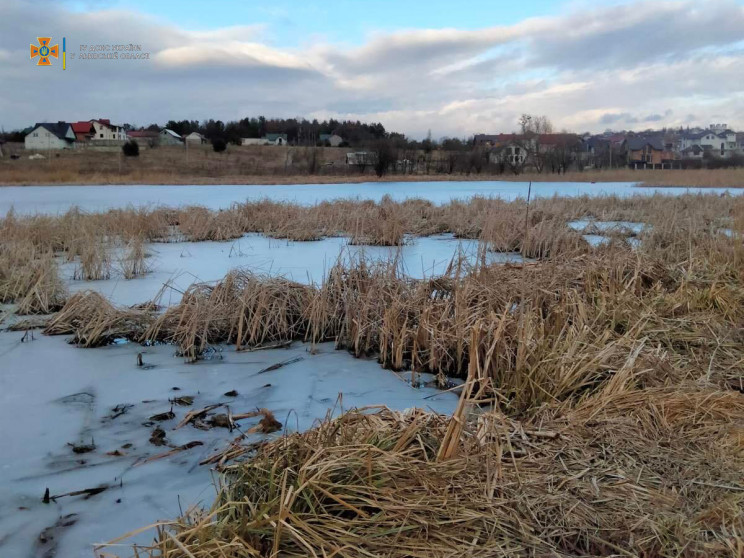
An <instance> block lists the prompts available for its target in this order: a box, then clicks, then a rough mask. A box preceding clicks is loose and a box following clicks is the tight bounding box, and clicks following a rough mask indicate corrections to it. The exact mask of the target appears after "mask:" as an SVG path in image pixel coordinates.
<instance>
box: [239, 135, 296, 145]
mask: <svg viewBox="0 0 744 558" xmlns="http://www.w3.org/2000/svg"><path fill="white" fill-rule="evenodd" d="M240 145H287V134H266V135H265V136H263V137H262V138H242V139H241V140H240Z"/></svg>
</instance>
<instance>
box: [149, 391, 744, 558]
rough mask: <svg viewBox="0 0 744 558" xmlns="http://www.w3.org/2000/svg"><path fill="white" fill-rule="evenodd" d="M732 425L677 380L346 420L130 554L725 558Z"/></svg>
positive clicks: (717, 398) (257, 460)
mask: <svg viewBox="0 0 744 558" xmlns="http://www.w3.org/2000/svg"><path fill="white" fill-rule="evenodd" d="M455 420H458V421H459V423H458V424H459V425H460V427H461V428H460V429H459V435H458V436H456V437H454V438H452V439H450V437H449V434H448V433H449V432H450V431H451V425H452V424H454V421H455ZM742 425H744V400H742V398H741V395H740V394H738V393H734V392H721V391H716V390H713V389H705V388H702V389H701V388H700V387H699V386H690V385H684V386H675V387H657V388H649V389H644V390H635V389H617V390H608V391H605V392H602V393H598V394H596V395H595V396H593V397H590V398H588V399H586V400H585V401H583V402H581V403H579V404H578V405H575V406H571V407H568V408H566V407H565V406H561V405H554V404H553V405H549V406H547V407H545V408H544V409H542V410H540V411H539V412H538V413H537V414H535V415H534V416H531V417H523V418H518V419H515V418H508V417H506V416H504V415H503V414H501V413H499V412H497V411H486V412H481V413H472V414H470V415H467V414H465V415H464V416H462V417H457V419H455V418H453V419H449V420H448V419H447V418H446V417H443V416H439V415H436V414H432V413H427V412H424V411H421V410H411V411H407V412H404V413H399V412H393V411H390V410H387V409H383V410H377V411H375V412H369V411H364V410H360V411H351V412H349V413H347V414H345V415H343V416H341V417H340V418H338V419H336V420H326V421H324V422H322V423H321V424H319V425H318V426H317V427H316V428H314V429H312V430H310V431H308V432H305V433H300V434H291V435H288V436H285V437H283V438H281V439H279V440H276V441H273V442H270V443H268V444H265V445H263V446H261V447H259V449H258V450H257V452H256V454H255V455H254V456H253V457H250V458H249V459H247V460H245V461H244V462H242V463H238V464H235V465H232V466H230V467H228V468H227V469H226V470H225V480H224V483H223V484H222V488H221V490H220V492H219V495H218V497H217V500H216V502H215V503H214V505H213V506H212V508H211V509H209V510H203V511H202V510H197V509H194V510H191V511H190V512H188V513H187V514H186V515H185V516H184V517H182V518H179V519H178V520H176V521H175V522H173V523H171V524H169V525H168V526H167V527H161V528H159V531H158V535H157V538H156V541H155V543H154V544H153V545H152V547H150V548H147V549H145V548H142V547H140V548H138V550H139V552H140V553H141V554H140V555H146V556H162V557H173V558H175V557H176V556H183V555H188V556H194V557H196V558H200V557H205V558H206V557H207V556H215V555H219V556H224V557H226V558H232V557H236V558H237V557H239V556H240V557H242V556H277V555H283V556H299V555H303V556H305V555H315V556H323V555H337V556H349V557H351V556H378V555H385V556H401V557H403V556H463V555H468V556H495V555H498V556H559V557H569V556H617V555H632V556H663V557H672V556H716V557H730V556H736V554H737V552H738V551H739V550H741V548H742V545H743V544H744V539H743V538H742V536H743V535H742V533H744V513H742V512H743V511H744V509H743V508H742V504H743V503H744V499H742V497H741V490H742V489H744V487H742V485H741V469H742V467H744V453H742V428H743V426H742ZM443 447H447V448H448V452H447V454H446V455H445V454H444V453H443V452H442V448H443ZM639 518H642V520H639Z"/></svg>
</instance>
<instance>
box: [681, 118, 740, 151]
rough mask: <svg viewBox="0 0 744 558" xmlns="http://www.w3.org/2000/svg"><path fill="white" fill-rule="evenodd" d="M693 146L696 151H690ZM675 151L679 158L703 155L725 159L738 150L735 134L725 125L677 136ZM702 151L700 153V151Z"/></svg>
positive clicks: (716, 125)
mask: <svg viewBox="0 0 744 558" xmlns="http://www.w3.org/2000/svg"><path fill="white" fill-rule="evenodd" d="M693 146H697V147H698V149H694V150H691V149H690V148H692V147H693ZM676 147H677V151H678V152H679V153H680V155H681V156H683V157H685V155H692V154H693V153H700V155H699V156H700V157H702V156H703V154H704V153H709V154H710V155H711V156H715V157H721V158H727V157H731V156H732V155H734V154H735V153H736V152H737V151H738V150H739V149H740V147H739V143H738V141H737V134H736V132H734V131H733V130H730V129H729V128H728V126H727V125H726V124H711V125H710V127H709V128H708V129H707V130H690V131H685V132H682V133H680V134H679V136H678V139H677V145H676ZM701 149H702V151H701Z"/></svg>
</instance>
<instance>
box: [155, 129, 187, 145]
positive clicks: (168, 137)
mask: <svg viewBox="0 0 744 558" xmlns="http://www.w3.org/2000/svg"><path fill="white" fill-rule="evenodd" d="M158 139H159V142H160V145H183V138H182V137H181V136H180V135H179V134H177V133H176V132H174V131H173V130H170V129H168V128H163V129H162V130H160V134H159V135H158Z"/></svg>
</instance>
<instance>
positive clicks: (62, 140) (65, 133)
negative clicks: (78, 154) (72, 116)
mask: <svg viewBox="0 0 744 558" xmlns="http://www.w3.org/2000/svg"><path fill="white" fill-rule="evenodd" d="M24 144H25V146H26V149H28V150H35V151H42V150H50V149H71V148H74V147H75V132H73V130H72V126H71V125H70V124H68V123H67V122H62V121H60V122H37V123H36V124H35V125H34V127H33V128H32V129H31V131H30V132H29V133H28V134H26V137H25V139H24Z"/></svg>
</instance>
